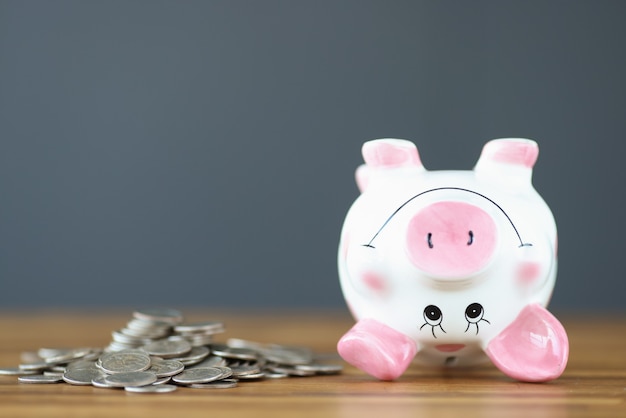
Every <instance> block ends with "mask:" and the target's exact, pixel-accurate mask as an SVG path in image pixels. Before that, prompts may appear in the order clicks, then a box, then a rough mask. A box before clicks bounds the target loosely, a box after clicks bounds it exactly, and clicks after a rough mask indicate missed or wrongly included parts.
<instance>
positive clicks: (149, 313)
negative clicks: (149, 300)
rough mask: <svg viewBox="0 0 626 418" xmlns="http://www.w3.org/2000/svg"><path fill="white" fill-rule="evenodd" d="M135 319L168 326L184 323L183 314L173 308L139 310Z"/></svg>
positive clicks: (135, 313) (134, 314) (135, 314)
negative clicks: (162, 323)
mask: <svg viewBox="0 0 626 418" xmlns="http://www.w3.org/2000/svg"><path fill="white" fill-rule="evenodd" d="M133 317H135V318H137V319H143V320H148V321H155V322H166V323H168V324H179V323H181V322H182V321H183V314H182V313H181V312H180V311H178V310H176V309H171V308H155V309H139V310H136V311H135V312H133Z"/></svg>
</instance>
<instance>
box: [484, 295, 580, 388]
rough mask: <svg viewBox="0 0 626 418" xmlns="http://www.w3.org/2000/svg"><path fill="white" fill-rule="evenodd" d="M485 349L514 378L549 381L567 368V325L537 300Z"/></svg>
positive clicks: (497, 365)
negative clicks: (537, 302)
mask: <svg viewBox="0 0 626 418" xmlns="http://www.w3.org/2000/svg"><path fill="white" fill-rule="evenodd" d="M485 353H486V354H487V356H488V357H489V358H490V359H491V361H492V362H493V364H495V365H496V367H498V368H499V369H500V370H501V371H502V372H503V373H505V374H506V375H508V376H510V377H512V378H514V379H518V380H521V381H524V382H546V381H548V380H552V379H556V378H557V377H559V376H560V375H561V373H563V370H565V365H566V364H567V358H568V356H569V342H568V339H567V334H566V332H565V329H564V328H563V325H561V323H560V322H559V321H558V320H557V319H556V318H555V317H554V316H553V315H552V314H551V313H550V312H548V311H547V310H546V309H544V308H543V307H541V306H540V305H537V304H533V305H528V306H526V307H525V308H524V309H523V310H522V312H520V314H519V315H518V316H517V318H516V319H515V321H513V323H512V324H511V325H509V326H508V327H507V328H505V329H504V331H502V332H501V333H500V334H498V335H497V336H496V337H495V338H494V339H492V340H491V341H490V342H489V344H488V345H487V348H486V350H485Z"/></svg>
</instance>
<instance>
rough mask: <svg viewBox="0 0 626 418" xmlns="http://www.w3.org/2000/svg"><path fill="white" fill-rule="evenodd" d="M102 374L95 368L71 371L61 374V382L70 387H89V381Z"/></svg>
mask: <svg viewBox="0 0 626 418" xmlns="http://www.w3.org/2000/svg"><path fill="white" fill-rule="evenodd" d="M101 375H102V372H101V371H100V370H98V369H96V368H89V369H71V370H67V371H66V372H65V373H63V380H64V381H66V382H67V383H69V384H71V385H84V386H86V385H91V381H92V380H93V379H95V378H97V377H98V376H101Z"/></svg>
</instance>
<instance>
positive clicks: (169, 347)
mask: <svg viewBox="0 0 626 418" xmlns="http://www.w3.org/2000/svg"><path fill="white" fill-rule="evenodd" d="M142 350H144V351H145V352H146V353H148V354H150V355H152V356H159V357H163V358H171V357H181V356H183V355H185V354H187V353H189V352H190V351H191V344H189V342H188V341H186V340H184V339H180V340H173V339H167V340H157V341H154V342H152V343H150V344H147V345H144V346H143V347H142Z"/></svg>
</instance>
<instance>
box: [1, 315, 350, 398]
mask: <svg viewBox="0 0 626 418" xmlns="http://www.w3.org/2000/svg"><path fill="white" fill-rule="evenodd" d="M223 331H224V325H223V324H222V323H221V322H217V321H205V322H196V323H185V322H184V319H183V315H182V313H181V312H179V311H177V310H175V309H150V310H138V311H135V312H134V313H133V318H132V319H131V320H130V321H129V322H128V323H127V324H126V326H125V327H123V328H121V329H119V330H115V331H113V332H112V334H111V335H112V341H111V343H110V344H109V345H108V346H107V347H104V348H90V347H83V348H41V349H39V350H38V351H37V352H36V353H30V352H29V353H23V354H22V360H23V363H22V364H20V365H19V366H18V367H15V368H2V369H0V375H14V376H18V381H19V382H21V383H59V382H66V383H69V384H71V385H92V386H94V387H98V388H124V389H125V390H126V391H128V392H135V393H166V392H172V391H174V390H176V389H177V388H178V387H187V388H192V389H224V388H232V387H236V386H237V385H238V382H240V381H245V380H259V379H264V378H273V379H276V378H285V377H290V376H314V375H319V374H337V373H340V372H341V370H342V366H341V365H340V364H336V363H321V362H318V361H316V359H315V356H314V353H313V352H312V351H311V350H310V349H308V348H306V347H294V346H283V345H278V344H261V343H257V342H254V341H248V340H244V339H239V338H231V339H229V340H227V341H226V343H219V342H215V341H214V336H215V334H218V333H221V332H223Z"/></svg>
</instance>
